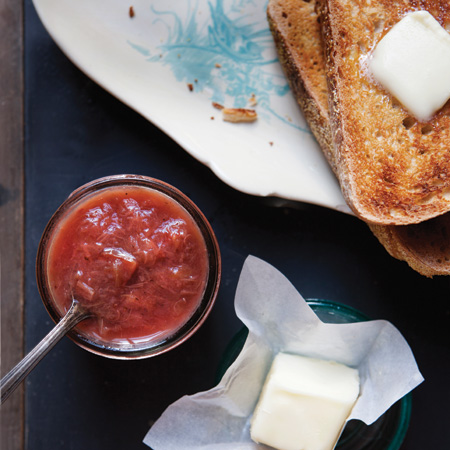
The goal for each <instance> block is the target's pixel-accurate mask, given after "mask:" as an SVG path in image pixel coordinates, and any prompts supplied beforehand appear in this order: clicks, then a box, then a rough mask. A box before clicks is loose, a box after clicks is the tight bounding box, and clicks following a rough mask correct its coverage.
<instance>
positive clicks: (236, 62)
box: [129, 0, 310, 133]
mask: <svg viewBox="0 0 450 450" xmlns="http://www.w3.org/2000/svg"><path fill="white" fill-rule="evenodd" d="M226 3H227V10H225V6H224V0H216V1H215V2H214V1H208V2H207V6H208V13H209V15H208V16H207V14H205V11H204V10H202V11H201V13H202V14H199V1H198V0H197V1H196V2H195V4H194V5H193V6H191V2H188V7H187V9H186V10H187V11H188V12H187V13H186V17H185V18H182V17H180V13H179V12H175V11H168V10H157V9H156V8H155V7H154V6H152V7H151V10H152V13H153V14H154V15H155V21H154V24H156V23H158V22H160V23H162V24H163V25H164V26H165V28H166V30H167V37H166V38H165V41H164V42H162V43H161V44H160V45H159V46H158V47H157V48H155V49H154V51H151V50H149V49H148V48H144V47H142V46H141V45H136V44H133V43H131V42H129V45H130V46H131V47H132V48H133V49H135V50H136V51H138V52H139V53H140V54H142V55H143V56H144V57H146V58H147V59H148V61H150V62H153V63H159V64H163V65H167V66H169V67H170V68H171V70H172V72H173V74H174V76H175V78H176V80H177V81H180V82H185V83H192V84H193V85H194V86H195V91H199V92H201V91H205V92H207V93H209V95H210V100H211V101H212V102H217V103H220V104H223V105H226V106H228V107H230V106H231V107H235V108H245V107H251V106H249V99H250V98H251V97H252V96H254V97H255V98H256V100H257V102H258V103H257V104H258V115H259V116H260V117H261V116H263V117H264V119H265V120H268V121H269V120H270V117H271V116H274V117H277V118H278V119H279V120H281V121H282V122H284V123H286V124H287V125H289V126H292V127H295V128H297V129H299V130H302V131H305V132H308V133H309V132H310V131H309V129H308V128H307V127H301V126H299V125H298V124H294V123H293V122H291V121H290V120H289V119H288V118H286V117H283V116H281V115H280V114H279V113H278V112H277V111H275V109H274V108H273V106H272V105H271V97H273V96H278V97H282V96H284V95H286V94H287V93H288V92H289V85H288V83H287V81H286V79H285V77H284V76H283V74H282V73H281V71H280V70H279V69H278V68H277V70H275V71H274V70H273V68H272V70H271V69H270V66H271V65H273V64H279V63H278V59H277V57H276V54H275V52H274V44H273V39H272V36H271V33H270V30H269V28H268V24H267V20H266V13H265V11H266V8H267V1H264V3H263V4H261V5H260V6H258V4H259V3H260V2H257V1H256V2H255V1H254V0H229V1H226ZM255 3H256V4H255ZM249 6H250V7H251V8H253V9H255V8H262V15H261V17H263V18H264V20H262V21H260V22H256V21H252V17H251V15H250V14H249V13H246V14H245V13H243V12H242V11H244V10H245V8H246V7H249ZM179 9H180V10H181V9H182V8H181V7H180V8H179ZM258 15H259V14H258ZM205 16H207V17H205ZM200 18H201V19H202V20H200Z"/></svg>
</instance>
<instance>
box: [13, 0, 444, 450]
mask: <svg viewBox="0 0 450 450" xmlns="http://www.w3.org/2000/svg"><path fill="white" fill-rule="evenodd" d="M24 63H25V94H26V95H25V114H26V116H25V119H26V121H25V126H26V129H25V136H26V142H25V151H26V153H25V175H26V178H25V180H26V185H25V189H26V191H25V192H26V203H25V206H26V209H25V215H26V222H25V227H26V228H25V232H26V249H25V250H26V256H25V257H26V297H25V298H26V302H25V323H26V329H25V333H26V334H25V337H26V349H27V351H28V350H30V349H31V348H32V347H33V346H34V345H35V344H36V343H37V342H38V341H39V340H40V339H41V338H42V337H43V336H44V335H45V334H46V333H47V332H48V331H49V330H50V329H51V328H52V326H53V323H52V322H51V320H50V318H49V316H48V314H47V312H46V311H45V309H44V306H43V304H42V302H41V300H40V297H39V294H38V291H37V288H36V282H35V255H36V250H37V245H38V242H39V239H40V236H41V233H42V231H43V229H44V227H45V225H46V223H47V221H48V220H49V218H50V217H51V215H52V214H53V212H54V211H55V210H56V208H57V207H58V206H59V205H60V204H61V202H62V201H63V200H64V199H65V198H66V197H67V196H68V194H69V193H70V192H71V191H72V190H74V189H75V188H77V187H78V186H80V185H82V184H84V183H86V182H88V181H91V180H92V179H94V178H98V177H102V176H105V175H112V174H117V173H137V174H142V175H148V176H152V177H155V178H159V179H161V180H164V181H166V182H168V183H170V184H173V185H174V186H176V187H177V188H179V189H180V190H181V191H183V192H184V193H185V194H186V195H188V196H189V197H190V198H191V199H192V200H193V201H194V202H195V203H196V204H197V205H198V206H199V207H200V209H201V210H202V211H203V212H204V213H205V215H206V217H207V218H208V220H209V221H210V223H211V225H212V227H213V229H214V231H215V233H216V235H217V238H218V241H219V245H220V248H221V252H222V261H223V278H222V284H221V287H220V291H219V296H218V299H217V302H216V305H215V308H214V309H213V312H212V314H211V315H210V317H209V318H208V319H207V321H206V323H205V324H204V326H203V327H202V328H201V329H200V331H199V332H198V333H197V334H196V335H195V336H193V337H192V338H191V339H190V340H189V341H187V342H186V343H185V344H183V345H182V346H180V347H178V348H176V349H175V350H173V351H172V352H170V353H167V354H164V355H161V356H158V357H156V358H151V359H147V360H142V361H134V362H126V361H114V360H108V359H105V358H101V357H98V356H95V355H92V354H90V353H88V352H86V351H84V350H82V349H80V348H78V347H77V346H76V345H75V344H73V343H72V342H71V341H69V340H68V339H67V338H64V339H63V340H62V341H61V342H60V343H59V344H57V346H56V347H55V349H53V351H52V352H51V353H50V354H49V355H48V356H47V357H46V358H45V359H44V361H42V362H41V363H40V364H39V366H38V367H37V368H36V369H35V370H34V371H33V372H32V373H31V374H30V376H29V377H28V379H27V380H26V391H25V420H26V441H25V447H26V449H28V450H40V449H43V450H44V449H45V450H48V449H52V450H55V449H88V450H89V449H109V450H115V449H127V450H133V449H142V450H143V449H145V448H147V447H146V446H145V445H144V444H142V439H143V438H144V436H145V434H146V432H147V430H148V428H149V426H150V424H151V423H153V422H154V421H155V420H156V419H157V418H158V417H159V416H160V414H161V413H162V412H163V411H164V409H165V408H166V407H167V406H168V405H169V404H171V403H172V402H173V401H175V400H176V399H178V398H179V397H180V396H182V395H184V394H192V393H195V392H198V391H200V390H206V389H209V388H211V387H212V386H213V385H214V379H215V374H216V370H217V368H218V364H219V361H220V359H221V356H222V354H223V351H224V349H225V347H226V345H227V344H228V342H229V341H230V339H231V338H232V336H233V335H234V334H235V333H236V332H237V331H238V330H239V329H240V328H241V323H240V322H239V320H238V319H237V318H236V316H235V312H234V304H233V302H234V293H235V289H236V285H237V281H238V277H239V273H240V271H241V268H242V265H243V262H244V260H245V258H246V257H247V256H248V255H249V254H251V255H255V256H257V257H259V258H262V259H264V260H265V261H267V262H269V263H270V264H272V265H274V266H275V267H276V268H277V269H279V270H280V271H281V272H283V273H284V274H285V275H286V276H287V277H288V278H289V279H290V280H291V282H292V283H293V284H294V285H295V286H296V287H297V289H298V290H299V291H300V292H301V293H302V295H303V296H304V297H314V298H323V299H329V300H334V301H337V302H341V303H345V304H347V305H350V306H353V307H356V308H357V309H359V310H361V311H362V312H364V313H365V314H367V315H368V316H370V317H371V318H382V319H386V320H389V321H391V322H392V323H393V324H394V325H395V326H396V327H397V328H399V330H400V331H401V332H402V334H403V335H404V336H405V338H406V339H407V341H408V342H409V344H410V345H411V348H412V350H413V352H414V354H415V356H416V359H417V362H418V365H419V368H420V369H421V372H422V374H423V375H424V377H425V382H424V383H423V384H422V385H421V386H419V387H418V388H417V389H416V390H415V391H414V394H413V410H412V417H411V424H410V428H409V431H408V434H407V437H406V439H405V442H404V445H403V447H402V449H408V450H423V449H448V448H450V427H449V426H448V425H449V423H450V409H449V407H448V405H449V404H450V388H449V380H450V330H449V328H450V327H449V325H450V306H449V301H450V298H449V293H450V290H449V287H450V279H449V278H443V277H437V278H434V279H427V278H425V277H423V276H421V275H419V274H417V273H416V272H414V271H413V270H412V269H410V268H409V267H408V266H407V265H406V263H404V262H400V261H397V260H395V259H393V258H391V257H390V256H389V255H388V254H387V252H386V251H385V249H384V248H383V247H382V246H381V245H380V244H379V243H378V241H377V240H376V238H375V237H374V236H373V235H372V234H371V232H370V231H369V229H368V227H367V226H366V225H365V224H364V223H362V222H360V221H359V220H357V219H355V218H353V217H351V216H347V215H345V214H342V213H338V212H335V211H331V210H327V209H324V208H320V207H316V206H311V205H305V204H299V203H298V204H293V205H292V206H289V207H277V206H273V203H272V202H271V201H270V199H262V198H258V197H253V196H249V195H246V194H243V193H240V192H237V191H236V190H234V189H233V188H231V187H229V186H227V185H226V184H224V183H223V182H222V181H220V180H219V179H218V178H217V177H216V176H215V175H214V174H213V173H212V172H211V171H210V170H209V169H208V168H207V167H205V166H203V165H202V164H200V163H199V162H197V161H196V160H194V159H193V158H192V157H191V156H189V155H188V154H187V153H186V152H185V151H184V150H183V149H182V148H180V147H179V146H178V145H177V144H175V143H174V142H173V141H172V140H171V139H170V138H169V137H167V136H166V135H165V134H164V133H162V132H161V131H160V130H159V129H157V128H156V127H154V126H153V125H152V124H151V123H149V122H147V121H146V120H144V119H143V118H142V117H141V116H139V115H138V114H136V113H135V112H133V111H132V110H131V109H130V108H128V107H127V106H125V105H123V104H122V103H120V102H119V101H118V100H116V99H115V98H114V97H112V96H111V95H110V94H108V93H107V92H105V91H104V90H103V89H102V88H101V87H99V86H98V85H96V84H95V83H94V82H93V81H91V80H90V79H88V78H87V77H86V76H85V75H83V73H82V72H81V71H80V70H79V69H78V68H76V67H75V66H74V65H73V64H72V63H71V62H70V61H69V60H68V59H67V57H66V56H65V55H63V54H62V53H61V51H60V50H59V49H58V47H57V46H56V45H55V43H54V42H53V41H52V40H51V38H50V37H49V35H48V34H47V32H46V31H45V29H44V28H43V26H42V24H41V22H40V20H39V19H38V17H37V15H36V12H35V10H34V7H33V5H32V3H31V1H26V2H25V61H24ZM5 450H7V449H5Z"/></svg>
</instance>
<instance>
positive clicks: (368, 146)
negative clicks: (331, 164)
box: [318, 0, 450, 225]
mask: <svg viewBox="0 0 450 450" xmlns="http://www.w3.org/2000/svg"><path fill="white" fill-rule="evenodd" d="M318 5H319V9H318V12H319V15H320V20H321V23H322V32H323V34H324V42H325V52H326V75H327V80H328V88H329V92H330V97H329V100H330V104H329V106H330V124H331V129H332V133H333V141H334V145H335V150H334V153H335V161H336V164H337V172H338V176H339V180H340V184H341V188H342V191H343V193H344V196H345V197H346V199H347V201H348V203H349V205H350V207H351V208H352V209H353V211H354V212H355V214H356V215H358V216H359V217H361V218H362V219H364V220H365V221H367V222H372V223H377V224H384V225H404V224H409V223H418V222H422V221H424V220H427V219H430V218H432V217H435V216H437V215H440V214H443V213H445V212H447V211H450V158H449V153H450V102H447V104H446V105H445V106H444V107H443V108H442V109H441V110H440V111H439V112H437V113H436V114H435V115H434V116H433V117H432V119H430V121H428V122H419V121H417V120H415V118H413V117H412V116H410V114H409V113H408V112H407V111H406V110H405V109H404V108H403V107H402V105H401V104H400V103H399V102H398V101H396V99H395V98H394V97H393V96H391V95H390V94H389V93H387V92H386V91H385V90H384V89H383V88H382V87H381V86H379V85H378V84H377V83H376V82H375V81H374V80H373V79H372V77H371V75H370V73H369V72H368V70H367V69H366V68H365V67H364V62H365V61H367V58H368V57H369V55H370V52H371V51H372V50H373V49H374V48H375V46H376V44H377V43H378V42H379V41H380V39H381V38H382V37H383V36H384V35H385V34H386V33H387V32H388V31H389V30H390V29H391V28H392V27H393V26H394V25H395V24H396V23H397V22H398V21H400V20H401V18H402V17H404V16H405V15H406V14H407V13H408V12H411V11H415V10H421V9H425V10H427V11H429V12H430V13H431V14H432V15H433V16H434V17H435V18H436V19H437V20H438V22H440V23H441V25H443V26H444V27H445V26H447V27H448V26H449V24H450V6H449V4H448V1H447V0H404V1H393V0H377V2H368V1H367V0H320V2H318ZM371 5H372V6H371Z"/></svg>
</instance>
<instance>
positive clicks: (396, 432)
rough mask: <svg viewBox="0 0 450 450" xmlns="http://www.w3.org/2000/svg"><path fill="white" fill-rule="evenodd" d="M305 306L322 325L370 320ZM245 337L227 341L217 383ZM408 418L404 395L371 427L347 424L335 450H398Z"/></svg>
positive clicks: (350, 311)
mask: <svg viewBox="0 0 450 450" xmlns="http://www.w3.org/2000/svg"><path fill="white" fill-rule="evenodd" d="M307 303H308V304H309V306H310V307H311V308H312V309H313V311H314V312H315V313H316V314H317V316H318V317H319V318H320V320H322V321H323V322H326V323H351V322H364V321H367V320H370V319H369V318H368V317H367V316H366V315H364V314H362V313H361V312H359V311H357V310H356V309H354V308H351V307H349V306H345V305H342V304H339V303H335V302H331V301H327V300H317V299H308V300H307ZM247 335H248V330H247V328H245V327H244V328H242V329H241V330H240V331H239V332H238V333H237V334H236V335H235V336H234V338H233V339H232V340H231V341H230V343H229V344H228V347H227V349H226V350H225V353H224V356H223V358H222V360H221V362H220V364H219V368H218V371H217V382H218V381H219V380H220V379H221V378H222V376H223V374H224V373H225V371H226V370H227V368H228V367H229V366H230V365H231V364H232V363H233V362H234V360H235V359H236V358H237V356H238V355H239V353H240V351H241V350H242V347H243V346H244V343H245V340H246V338H247ZM410 416H411V394H408V395H406V396H405V397H403V398H402V399H401V400H399V401H398V402H397V403H395V404H394V405H392V406H391V408H390V409H389V410H388V411H387V412H386V413H385V414H383V415H382V416H381V417H380V418H379V419H378V420H377V421H376V422H374V423H373V424H372V425H366V424H365V423H364V422H361V421H359V420H351V421H349V422H348V423H347V426H346V427H345V430H344V432H343V433H342V435H341V438H340V439H339V442H338V443H337V445H336V450H399V449H400V446H401V445H402V442H403V440H404V438H405V435H406V432H407V430H408V426H409V420H410Z"/></svg>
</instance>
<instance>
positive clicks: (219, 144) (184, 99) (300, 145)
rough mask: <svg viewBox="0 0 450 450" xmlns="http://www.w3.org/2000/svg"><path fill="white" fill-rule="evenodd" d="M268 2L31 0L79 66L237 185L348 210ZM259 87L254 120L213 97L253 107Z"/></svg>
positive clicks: (260, 193) (256, 192) (263, 193)
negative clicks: (286, 71)
mask: <svg viewBox="0 0 450 450" xmlns="http://www.w3.org/2000/svg"><path fill="white" fill-rule="evenodd" d="M266 4H267V1H266V0H209V1H207V0H196V1H194V0H192V1H189V0H132V1H130V2H123V0H58V1H55V0H34V5H35V7H36V10H37V12H38V14H39V16H40V18H41V20H42V22H43V24H44V26H45V27H46V28H47V30H48V32H49V33H50V35H51V36H52V37H53V39H54V40H55V42H56V43H57V44H58V45H59V47H60V48H61V49H62V50H63V52H64V53H65V54H66V55H67V56H68V57H69V58H70V59H71V60H72V61H73V62H74V63H75V64H76V65H77V66H78V67H79V68H80V69H81V70H82V71H84V72H85V73H86V74H87V75H88V76H89V77H91V78H92V79H93V80H95V81H96V82H97V83H98V84H100V85H101V86H103V87H104V88H105V89H107V90H108V91H109V92H111V93H112V94H113V95H114V96H116V97H117V98H119V99H120V100H121V101H123V102H124V103H126V104H127V105H128V106H130V107H131V108H133V109H134V110H136V111H137V112H139V113H140V114H142V116H144V117H145V118H147V119H148V120H149V121H151V122H152V123H154V124H155V125H156V126H158V127H159V128H160V129H162V130H163V131H164V132H165V133H167V134H168V135H169V136H170V137H171V138H172V139H174V140H175V141H176V142H178V143H179V144H180V145H181V146H182V147H183V148H184V149H185V150H186V151H187V152H189V153H190V154H191V155H192V156H194V157H195V158H197V159H198V160H199V161H201V162H202V163H204V164H206V165H207V166H209V167H210V168H211V170H213V171H214V173H215V174H216V175H217V176H218V177H220V178H221V179H222V180H223V181H225V182H226V183H228V184H229V185H230V186H232V187H234V188H235V189H238V190H240V191H242V192H246V193H248V194H253V195H258V196H275V197H279V198H281V199H288V200H296V201H302V202H307V203H313V204H317V205H322V206H326V207H329V208H332V209H336V210H340V211H344V212H348V207H347V206H346V204H345V202H344V200H343V197H342V194H341V191H340V189H339V185H338V183H337V181H336V179H335V177H334V175H333V174H332V172H331V170H330V168H329V166H328V164H327V162H326V160H325V158H324V157H323V155H322V152H321V151H320V149H319V147H318V145H317V143H316V141H315V140H314V138H313V136H312V134H311V132H310V131H309V129H308V127H307V125H306V123H305V120H304V118H303V116H302V115H301V113H300V112H299V108H298V106H297V104H296V102H295V100H294V98H293V96H292V94H291V92H290V90H289V87H288V85H287V82H286V79H285V77H284V76H283V73H282V70H281V67H280V65H279V63H278V61H277V57H276V51H275V47H274V44H273V41H272V37H271V35H270V32H269V29H268V24H267V19H266ZM130 6H132V7H133V9H134V13H135V14H134V17H130V14H129V8H130ZM190 84H191V85H192V87H193V90H190V89H189V88H188V87H189V85H190ZM252 95H254V97H255V98H256V101H257V105H256V106H255V109H256V111H257V113H258V120H257V121H256V122H253V123H240V124H232V123H228V122H224V121H223V120H222V117H221V112H220V111H219V110H218V109H216V108H214V107H213V104H212V103H213V102H217V103H220V104H221V105H224V106H227V107H251V105H250V104H249V99H250V98H251V97H252ZM212 118H214V119H212Z"/></svg>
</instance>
